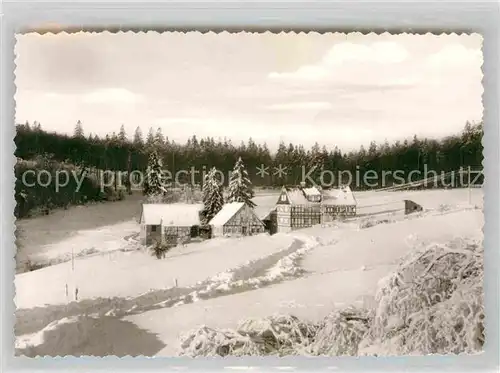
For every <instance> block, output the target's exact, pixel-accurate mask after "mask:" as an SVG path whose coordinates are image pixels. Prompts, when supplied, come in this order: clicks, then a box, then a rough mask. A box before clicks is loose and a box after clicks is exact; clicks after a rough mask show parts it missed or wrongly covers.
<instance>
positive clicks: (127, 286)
mask: <svg viewBox="0 0 500 373" xmlns="http://www.w3.org/2000/svg"><path fill="white" fill-rule="evenodd" d="M120 227H121V225H118V226H117V227H116V228H117V229H119V228H120ZM117 241H118V243H116V245H117V246H119V245H123V246H119V247H121V248H122V249H123V248H126V247H129V245H130V243H129V242H127V241H124V240H123V235H122V237H121V238H117ZM293 241H294V237H293V236H291V235H284V234H277V235H274V236H269V235H267V234H261V235H256V236H251V237H243V238H232V239H224V238H221V239H213V240H207V241H204V242H201V243H193V244H188V245H187V246H186V247H176V248H173V249H171V250H170V251H169V252H168V254H167V255H166V258H165V259H162V260H158V259H156V258H154V257H153V256H151V255H150V254H149V253H148V252H145V251H141V250H136V251H127V250H114V251H108V252H102V253H100V254H99V255H95V256H90V257H77V258H76V259H75V261H74V266H73V265H72V264H73V263H72V262H66V263H61V264H58V265H54V266H50V267H46V268H42V269H40V270H37V271H33V272H27V273H22V274H18V275H16V278H15V286H16V297H15V302H16V306H17V307H18V308H32V307H37V306H44V305H47V304H65V303H68V302H71V301H73V300H74V290H75V289H76V288H78V300H82V299H93V298H98V297H103V298H106V297H124V298H125V297H134V296H139V295H141V294H144V293H146V292H149V291H152V290H158V289H167V288H170V287H172V286H174V284H175V282H176V281H177V286H179V287H189V286H193V285H195V284H196V283H197V282H199V281H204V280H205V279H207V278H209V277H210V276H213V275H214V274H216V273H220V272H222V271H224V270H226V269H227V268H236V267H237V266H239V265H241V264H244V263H246V262H248V261H252V260H256V259H259V258H263V257H266V256H269V255H272V254H274V253H276V252H279V251H281V250H283V249H284V248H287V247H289V246H290V245H291V244H292V242H293ZM113 242H114V241H113ZM106 244H107V243H106ZM103 246H104V245H103ZM104 247H105V246H104ZM104 247H102V248H101V250H104ZM113 247H116V246H114V245H113ZM34 284H43V286H35V285H34ZM67 287H68V290H67Z"/></svg>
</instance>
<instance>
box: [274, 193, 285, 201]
mask: <svg viewBox="0 0 500 373" xmlns="http://www.w3.org/2000/svg"><path fill="white" fill-rule="evenodd" d="M274 198H276V197H274ZM281 201H282V202H285V201H286V195H284V194H282V195H281Z"/></svg>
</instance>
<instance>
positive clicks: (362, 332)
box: [181, 240, 484, 356]
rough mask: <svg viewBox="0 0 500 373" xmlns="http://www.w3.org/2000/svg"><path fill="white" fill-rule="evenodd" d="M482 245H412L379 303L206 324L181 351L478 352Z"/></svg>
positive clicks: (384, 283) (188, 338)
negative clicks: (312, 317)
mask: <svg viewBox="0 0 500 373" xmlns="http://www.w3.org/2000/svg"><path fill="white" fill-rule="evenodd" d="M483 276H484V273H483V248H482V246H481V244H480V243H479V242H477V241H467V240H457V241H452V242H449V243H448V244H446V245H439V244H433V245H430V246H428V247H425V248H421V249H417V250H415V251H413V252H412V253H411V254H410V255H409V256H407V257H405V258H404V259H403V261H402V262H401V264H400V265H399V267H398V269H397V270H396V271H395V272H394V273H392V274H391V275H389V276H387V277H386V278H385V279H383V280H382V281H381V282H380V284H379V289H378V291H377V294H376V297H375V305H374V306H372V307H369V309H365V308H354V307H349V308H347V309H344V310H335V311H334V312H333V313H332V314H330V315H329V316H327V317H326V318H325V319H324V320H323V321H322V322H321V323H320V324H319V325H315V324H312V323H309V322H306V321H300V320H299V319H297V318H296V317H294V316H289V315H277V316H272V317H268V318H265V319H263V320H253V319H250V320H245V321H243V323H241V324H240V325H239V326H238V328H237V330H235V331H232V330H225V331H218V330H215V329H210V328H208V327H206V326H204V327H202V328H200V329H198V330H194V331H192V332H190V333H188V334H187V335H186V336H185V337H183V339H182V341H181V355H188V356H216V355H219V356H226V355H237V356H243V355H260V356H262V355H280V356H283V355H313V356H318V355H327V356H339V355H351V356H356V355H423V354H448V353H454V354H458V353H477V352H480V351H481V350H482V347H483V344H484V327H483V320H484V303H483V298H484V295H483Z"/></svg>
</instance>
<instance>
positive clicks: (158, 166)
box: [142, 150, 166, 198]
mask: <svg viewBox="0 0 500 373" xmlns="http://www.w3.org/2000/svg"><path fill="white" fill-rule="evenodd" d="M164 181H165V179H164V176H163V173H162V163H161V159H160V157H159V156H158V153H157V152H156V150H153V151H152V152H151V153H150V154H149V159H148V167H147V169H146V177H145V178H144V184H143V190H142V191H143V194H144V195H146V196H149V197H158V198H160V197H162V196H164V195H165V194H166V189H165V186H164Z"/></svg>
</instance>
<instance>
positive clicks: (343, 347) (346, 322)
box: [307, 308, 370, 356]
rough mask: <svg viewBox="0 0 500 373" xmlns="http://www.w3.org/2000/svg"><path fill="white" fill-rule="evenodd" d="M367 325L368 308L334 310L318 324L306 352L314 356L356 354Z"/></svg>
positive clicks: (368, 320)
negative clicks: (312, 340)
mask: <svg viewBox="0 0 500 373" xmlns="http://www.w3.org/2000/svg"><path fill="white" fill-rule="evenodd" d="M369 326H370V318H369V313H368V310H365V309H357V308H347V309H344V310H339V311H335V312H333V313H331V314H330V315H328V316H327V317H326V318H325V320H323V322H322V323H321V324H320V325H319V328H318V332H317V333H316V335H315V337H314V342H313V343H312V344H311V345H310V346H309V348H308V349H307V353H308V354H310V355H314V356H319V355H324V356H342V355H347V356H356V355H358V345H359V343H360V342H361V340H362V339H363V338H364V336H365V334H366V332H367V331H368V328H369Z"/></svg>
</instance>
